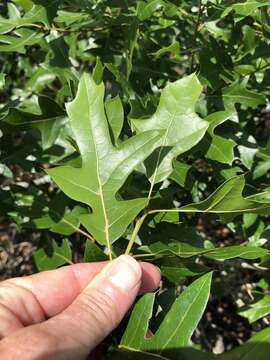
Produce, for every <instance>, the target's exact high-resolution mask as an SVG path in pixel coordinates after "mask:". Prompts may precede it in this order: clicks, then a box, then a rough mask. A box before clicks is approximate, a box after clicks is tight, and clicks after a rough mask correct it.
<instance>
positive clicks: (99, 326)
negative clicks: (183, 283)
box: [4, 255, 142, 360]
mask: <svg viewBox="0 0 270 360" xmlns="http://www.w3.org/2000/svg"><path fill="white" fill-rule="evenodd" d="M141 278H142V270H141V266H140V265H139V263H138V262H137V261H136V260H135V259H133V258H132V257H131V256H127V255H122V256H120V257H119V258H117V259H115V260H113V261H112V262H110V263H109V264H108V265H107V266H106V267H105V268H103V270H102V271H101V272H100V273H99V274H98V275H97V276H96V277H95V278H94V279H93V280H92V282H91V283H90V284H89V285H88V286H87V287H86V288H85V289H84V291H83V292H82V293H81V294H80V295H79V296H78V297H77V298H76V299H75V301H74V302H73V303H72V304H71V305H69V307H67V308H66V309H65V310H64V311H63V312H62V313H61V314H59V315H57V316H55V317H53V318H51V319H49V320H47V321H45V322H43V323H41V324H38V325H33V326H30V327H28V328H25V329H24V331H23V330H20V331H18V332H16V340H17V342H16V343H17V350H19V348H20V344H21V346H22V347H23V349H24V356H25V355H26V354H27V351H31V357H29V359H37V358H46V359H54V360H56V359H57V360H58V359H84V358H86V356H87V355H88V354H89V353H90V352H91V350H93V349H94V348H95V347H96V345H97V344H99V343H100V342H101V341H102V340H103V339H104V338H105V337H106V336H107V335H108V334H109V333H110V332H111V331H112V330H113V329H114V328H115V327H116V326H117V325H118V324H119V323H120V321H121V320H122V318H123V317H124V315H125V313H126V312H127V311H128V309H129V308H130V306H131V305H132V303H133V302H134V300H135V298H136V296H137V294H138V292H139V289H140V286H141ZM63 286H68V284H63ZM59 291H61V289H59ZM11 337H12V336H10V337H7V338H6V339H7V340H8V338H9V339H10V338H11ZM20 338H21V339H20ZM4 341H5V340H4ZM35 343H37V344H38V346H33V344H35ZM33 349H34V352H37V353H36V354H34V353H33ZM17 354H18V353H17ZM8 359H9V358H8ZM23 359H28V357H27V356H26V357H23Z"/></svg>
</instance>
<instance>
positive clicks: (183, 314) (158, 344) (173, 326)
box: [120, 273, 212, 356]
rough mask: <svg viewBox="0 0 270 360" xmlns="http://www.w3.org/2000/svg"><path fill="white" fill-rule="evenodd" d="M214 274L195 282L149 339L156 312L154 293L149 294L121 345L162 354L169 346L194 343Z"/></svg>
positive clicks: (140, 303)
mask: <svg viewBox="0 0 270 360" xmlns="http://www.w3.org/2000/svg"><path fill="white" fill-rule="evenodd" d="M211 278H212V274H211V273H208V274H206V275H204V276H202V277H200V278H199V279H198V280H196V281H194V282H193V283H192V284H191V285H190V286H189V287H188V288H186V289H185V290H184V291H183V293H182V294H181V295H180V296H179V297H178V298H177V299H176V301H175V302H174V304H173V306H172V307H171V309H170V311H169V312H168V313H167V315H166V317H165V319H164V320H163V322H162V324H161V325H160V327H159V329H158V330H157V332H156V333H155V334H154V335H153V336H152V337H150V338H146V332H147V330H148V322H149V319H150V317H151V314H152V309H153V303H154V298H155V296H154V294H147V295H145V296H144V297H143V298H142V299H141V300H139V301H138V303H137V304H136V306H135V308H134V310H133V312H132V315H131V318H130V321H129V324H128V327H127V329H126V332H125V334H124V336H123V338H122V340H121V344H120V347H121V348H123V349H128V350H133V351H138V352H140V351H144V352H150V353H154V354H157V355H161V356H162V354H163V353H164V352H166V350H169V349H177V348H179V347H183V346H189V345H190V338H191V336H192V334H193V332H194V330H195V328H196V327H197V325H198V323H199V321H200V318H201V316H202V314H203V311H204V309H205V307H206V304H207V301H208V297H209V292H210V285H211Z"/></svg>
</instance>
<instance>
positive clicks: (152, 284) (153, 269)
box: [140, 262, 161, 293]
mask: <svg viewBox="0 0 270 360" xmlns="http://www.w3.org/2000/svg"><path fill="white" fill-rule="evenodd" d="M140 265H141V269H142V285H141V289H140V293H144V292H148V291H155V290H156V289H157V288H158V287H159V284H160V281H161V272H160V269H159V268H158V267H157V266H155V265H153V264H150V263H146V262H141V263H140Z"/></svg>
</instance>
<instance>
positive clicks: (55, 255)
mask: <svg viewBox="0 0 270 360" xmlns="http://www.w3.org/2000/svg"><path fill="white" fill-rule="evenodd" d="M34 260H35V263H36V266H37V268H38V270H39V271H47V270H53V269H56V268H58V267H59V266H62V265H65V264H71V263H72V254H71V248H70V245H69V242H68V240H67V239H64V240H63V241H62V244H61V245H59V246H58V245H57V243H56V242H55V241H54V240H53V241H52V255H51V256H49V255H48V254H47V253H46V252H45V251H44V249H39V250H37V251H36V252H35V253H34Z"/></svg>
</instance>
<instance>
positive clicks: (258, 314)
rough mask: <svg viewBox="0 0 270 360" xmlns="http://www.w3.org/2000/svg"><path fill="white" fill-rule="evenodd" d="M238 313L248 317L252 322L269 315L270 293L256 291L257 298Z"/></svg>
mask: <svg viewBox="0 0 270 360" xmlns="http://www.w3.org/2000/svg"><path fill="white" fill-rule="evenodd" d="M238 313H239V314H240V315H241V316H243V317H245V318H247V319H248V321H249V322H250V323H253V322H254V321H257V320H259V319H261V318H263V317H264V316H267V315H268V314H270V295H264V294H263V293H256V294H255V300H254V301H253V302H252V303H251V304H249V305H248V306H247V307H246V308H244V309H240V311H239V312H238Z"/></svg>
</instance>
